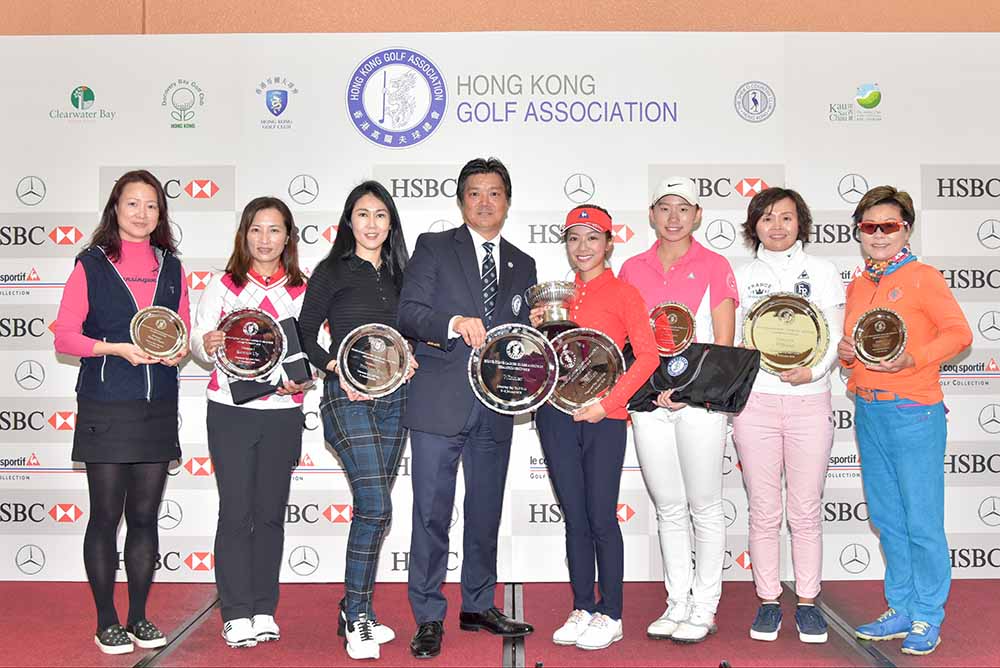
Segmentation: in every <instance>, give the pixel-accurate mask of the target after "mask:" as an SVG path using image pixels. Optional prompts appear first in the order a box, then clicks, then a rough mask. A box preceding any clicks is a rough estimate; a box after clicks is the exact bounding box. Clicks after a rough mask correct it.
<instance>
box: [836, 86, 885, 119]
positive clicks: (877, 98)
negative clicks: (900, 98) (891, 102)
mask: <svg viewBox="0 0 1000 668" xmlns="http://www.w3.org/2000/svg"><path fill="white" fill-rule="evenodd" d="M880 104H882V89H881V88H879V85H878V84H877V83H863V84H861V85H859V86H858V87H857V90H856V91H855V94H854V101H853V102H832V103H830V108H829V112H828V113H829V118H830V120H831V121H834V122H838V123H839V122H852V121H881V120H882V112H881V111H879V110H878V109H877V107H878V106H879V105H880Z"/></svg>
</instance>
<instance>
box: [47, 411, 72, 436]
mask: <svg viewBox="0 0 1000 668" xmlns="http://www.w3.org/2000/svg"><path fill="white" fill-rule="evenodd" d="M47 422H48V423H49V424H50V425H51V426H52V428H53V429H55V430H56V431H73V430H74V429H76V413H74V412H73V411H56V412H55V413H53V414H52V415H50V416H49V419H48V420H47Z"/></svg>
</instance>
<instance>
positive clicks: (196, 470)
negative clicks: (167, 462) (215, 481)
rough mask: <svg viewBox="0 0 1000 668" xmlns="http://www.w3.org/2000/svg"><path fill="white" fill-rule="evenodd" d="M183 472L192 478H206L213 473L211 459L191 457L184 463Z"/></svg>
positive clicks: (213, 468)
mask: <svg viewBox="0 0 1000 668" xmlns="http://www.w3.org/2000/svg"><path fill="white" fill-rule="evenodd" d="M184 470H186V471H187V472H188V473H190V474H191V475H193V476H208V475H212V474H213V473H215V467H214V466H212V458H211V457H191V458H190V459H188V460H187V461H186V462H184Z"/></svg>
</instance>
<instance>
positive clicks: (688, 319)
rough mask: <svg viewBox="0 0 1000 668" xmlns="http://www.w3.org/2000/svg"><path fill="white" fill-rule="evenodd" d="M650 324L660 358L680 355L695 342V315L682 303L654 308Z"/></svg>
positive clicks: (668, 303) (650, 313)
mask: <svg viewBox="0 0 1000 668" xmlns="http://www.w3.org/2000/svg"><path fill="white" fill-rule="evenodd" d="M649 324H650V326H651V327H652V328H653V337H654V338H655V339H656V349H657V350H658V351H659V353H660V357H673V356H674V355H679V354H680V353H682V352H684V351H685V350H686V349H687V347H688V346H689V345H691V343H692V342H693V341H694V333H695V327H694V313H691V309H689V308H688V307H687V306H685V305H684V304H681V303H680V302H663V303H662V304H658V305H656V306H654V307H653V310H652V311H650V312H649Z"/></svg>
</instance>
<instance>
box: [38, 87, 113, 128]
mask: <svg viewBox="0 0 1000 668" xmlns="http://www.w3.org/2000/svg"><path fill="white" fill-rule="evenodd" d="M68 97H69V103H70V105H71V106H72V109H70V108H69V107H64V108H62V109H58V108H56V109H52V110H50V111H49V118H51V119H53V120H68V121H111V120H114V118H115V112H114V111H111V110H110V109H104V108H94V103H95V102H96V100H97V95H96V94H95V93H94V89H93V88H91V87H90V86H87V85H86V84H81V85H79V86H77V87H76V88H74V89H73V90H71V91H70V93H69V96H68Z"/></svg>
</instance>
